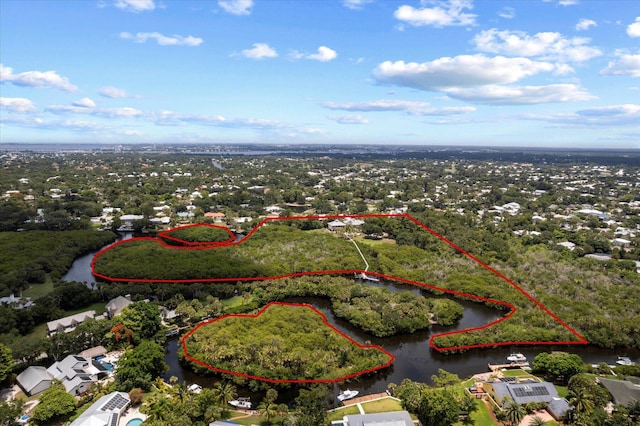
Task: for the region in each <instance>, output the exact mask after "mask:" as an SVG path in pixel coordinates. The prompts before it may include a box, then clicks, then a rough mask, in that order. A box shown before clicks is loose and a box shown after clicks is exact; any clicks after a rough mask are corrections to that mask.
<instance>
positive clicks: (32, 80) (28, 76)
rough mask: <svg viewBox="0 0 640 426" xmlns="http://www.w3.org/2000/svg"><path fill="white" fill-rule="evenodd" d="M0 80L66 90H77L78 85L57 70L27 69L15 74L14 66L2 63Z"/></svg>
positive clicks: (0, 65) (18, 84)
mask: <svg viewBox="0 0 640 426" xmlns="http://www.w3.org/2000/svg"><path fill="white" fill-rule="evenodd" d="M0 82H2V83H4V82H9V83H13V84H15V85H16V86H26V87H36V88H53V89H60V90H64V91H65V92H75V91H76V90H78V88H77V87H76V86H74V85H73V84H71V83H69V79H68V78H66V77H62V76H60V75H58V73H56V72H55V71H25V72H22V73H20V74H14V73H13V68H10V67H5V66H3V65H2V64H0Z"/></svg>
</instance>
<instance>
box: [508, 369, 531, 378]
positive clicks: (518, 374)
mask: <svg viewBox="0 0 640 426" xmlns="http://www.w3.org/2000/svg"><path fill="white" fill-rule="evenodd" d="M502 375H503V376H504V377H534V376H533V375H532V374H531V373H529V372H528V371H524V370H523V369H521V368H516V369H513V370H505V371H503V372H502Z"/></svg>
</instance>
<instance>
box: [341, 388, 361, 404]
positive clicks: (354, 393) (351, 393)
mask: <svg viewBox="0 0 640 426" xmlns="http://www.w3.org/2000/svg"><path fill="white" fill-rule="evenodd" d="M359 393H360V392H359V391H357V390H349V389H347V390H346V391H343V392H341V393H340V395H338V400H339V401H346V400H348V399H351V398H355V397H356V396H358V394H359Z"/></svg>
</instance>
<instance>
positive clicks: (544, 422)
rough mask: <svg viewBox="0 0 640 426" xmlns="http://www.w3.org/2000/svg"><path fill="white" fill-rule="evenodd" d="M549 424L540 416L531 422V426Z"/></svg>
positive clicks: (545, 425)
mask: <svg viewBox="0 0 640 426" xmlns="http://www.w3.org/2000/svg"><path fill="white" fill-rule="evenodd" d="M548 424H549V423H547V421H545V420H544V419H543V418H542V417H540V416H535V417H533V418H532V419H531V421H530V422H529V426H547V425H548Z"/></svg>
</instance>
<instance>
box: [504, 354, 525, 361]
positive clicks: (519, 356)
mask: <svg viewBox="0 0 640 426" xmlns="http://www.w3.org/2000/svg"><path fill="white" fill-rule="evenodd" d="M507 361H509V362H527V357H526V356H524V355H522V354H521V353H512V354H509V356H508V357H507Z"/></svg>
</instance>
